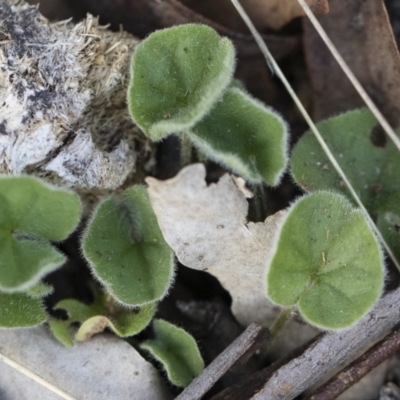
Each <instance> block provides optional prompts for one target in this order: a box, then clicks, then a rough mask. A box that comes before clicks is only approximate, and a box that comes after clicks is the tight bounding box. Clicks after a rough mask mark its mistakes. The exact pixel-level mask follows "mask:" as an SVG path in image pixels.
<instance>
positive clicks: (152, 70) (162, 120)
mask: <svg viewBox="0 0 400 400" xmlns="http://www.w3.org/2000/svg"><path fill="white" fill-rule="evenodd" d="M234 66H235V52H234V48H233V45H232V43H231V42H230V41H229V40H227V39H224V38H221V37H220V36H219V35H218V34H217V33H216V32H215V31H214V30H213V29H211V28H209V27H207V26H204V25H181V26H177V27H174V28H169V29H165V30H161V31H158V32H155V33H153V34H152V35H150V36H149V37H148V38H147V39H146V40H144V41H143V42H142V43H141V44H140V45H139V46H138V48H137V50H136V51H135V52H134V54H133V57H132V72H131V73H132V78H131V83H130V87H129V91H128V102H129V110H130V113H131V116H132V118H133V120H134V121H135V122H136V124H137V125H138V126H139V127H140V128H141V129H142V130H143V132H144V133H145V134H146V135H147V136H148V137H149V138H150V139H152V140H160V139H162V138H164V137H166V136H168V135H170V134H173V133H174V134H178V135H180V136H181V137H183V138H186V139H188V140H190V141H191V142H192V144H193V145H194V146H195V147H197V148H198V149H199V150H200V151H201V152H202V153H204V154H205V155H206V156H207V157H209V158H211V159H213V160H214V161H216V162H219V163H221V164H222V165H224V166H226V167H227V168H229V169H231V170H233V171H234V172H236V173H238V174H240V175H241V176H243V177H244V178H245V179H247V180H248V181H249V182H252V183H262V182H266V183H267V184H269V185H276V184H277V183H278V182H279V180H280V177H281V175H282V173H283V171H284V170H285V168H286V163H287V155H286V143H287V127H286V124H285V123H284V121H283V120H282V119H281V118H280V117H279V115H278V114H277V113H276V112H274V111H272V110H271V109H269V108H267V107H266V106H264V105H263V104H262V103H261V102H259V101H256V100H255V99H253V98H252V97H251V96H250V95H249V94H248V93H246V92H245V91H244V90H242V89H241V88H240V87H239V85H237V84H236V83H235V82H233V81H232V76H233V72H234Z"/></svg>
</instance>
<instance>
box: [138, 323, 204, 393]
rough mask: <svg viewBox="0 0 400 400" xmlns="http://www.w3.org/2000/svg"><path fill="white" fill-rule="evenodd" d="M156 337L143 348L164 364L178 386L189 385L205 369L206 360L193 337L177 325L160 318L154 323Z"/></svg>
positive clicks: (142, 345) (171, 378)
mask: <svg viewBox="0 0 400 400" xmlns="http://www.w3.org/2000/svg"><path fill="white" fill-rule="evenodd" d="M153 326H154V332H155V334H156V338H155V339H153V340H148V341H146V342H145V343H143V344H141V346H140V347H141V348H142V349H145V350H147V351H148V352H150V354H151V355H152V356H153V357H154V358H155V359H156V360H158V361H159V362H161V364H162V365H163V367H164V369H165V371H166V373H167V376H168V379H169V380H170V381H171V383H173V384H174V385H176V386H180V387H184V386H187V385H188V384H189V383H190V382H191V381H192V380H193V379H194V378H195V377H196V376H197V375H199V374H200V373H201V372H202V371H203V369H204V361H203V359H202V357H201V355H200V352H199V349H198V347H197V344H196V342H195V340H194V339H193V337H192V336H191V335H190V334H189V333H187V332H186V331H184V330H183V329H181V328H178V327H177V326H175V325H173V324H171V323H169V322H167V321H164V320H161V319H158V320H155V321H154V323H153Z"/></svg>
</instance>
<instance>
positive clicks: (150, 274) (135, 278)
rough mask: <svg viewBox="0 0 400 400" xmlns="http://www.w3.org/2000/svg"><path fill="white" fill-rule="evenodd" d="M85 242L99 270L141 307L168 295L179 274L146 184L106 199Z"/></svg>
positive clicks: (113, 288)
mask: <svg viewBox="0 0 400 400" xmlns="http://www.w3.org/2000/svg"><path fill="white" fill-rule="evenodd" d="M82 245H83V252H84V255H85V257H86V259H87V260H88V261H89V263H90V266H91V268H92V271H93V273H94V274H95V276H96V277H97V278H98V279H99V280H100V282H101V283H103V284H104V286H105V287H106V288H107V290H108V292H109V293H110V294H111V295H112V296H113V297H114V298H115V299H116V300H117V301H118V302H120V303H122V304H124V305H126V306H131V307H138V306H141V305H144V304H148V303H152V302H154V301H157V300H159V299H161V298H162V297H164V296H165V295H166V293H167V291H168V288H169V286H170V284H171V280H172V278H173V273H174V262H173V253H172V251H171V249H170V248H169V246H168V245H167V244H166V242H165V240H164V238H163V235H162V233H161V231H160V228H159V227H158V223H157V219H156V216H155V214H154V212H153V209H152V208H151V206H150V202H149V198H148V195H147V192H146V189H145V188H144V187H133V188H131V189H128V190H126V191H125V192H124V194H123V195H122V197H121V198H117V197H116V196H114V197H111V198H109V199H107V200H105V201H104V202H103V203H101V204H100V206H99V207H98V208H97V210H96V211H95V212H94V214H93V217H92V219H91V221H90V223H89V225H88V227H87V229H86V232H85V234H84V237H83V243H82Z"/></svg>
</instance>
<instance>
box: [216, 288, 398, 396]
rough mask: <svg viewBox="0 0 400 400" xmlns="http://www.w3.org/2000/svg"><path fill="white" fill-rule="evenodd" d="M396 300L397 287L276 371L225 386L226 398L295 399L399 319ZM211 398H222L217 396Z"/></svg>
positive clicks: (258, 374)
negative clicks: (345, 326)
mask: <svg viewBox="0 0 400 400" xmlns="http://www.w3.org/2000/svg"><path fill="white" fill-rule="evenodd" d="M399 302H400V288H397V289H396V290H394V291H392V292H390V293H388V294H386V295H385V296H384V297H383V298H382V299H381V300H380V301H379V302H378V304H377V305H376V306H375V307H374V308H373V310H372V311H371V312H370V313H369V314H368V315H366V316H365V317H364V318H363V319H362V320H361V321H360V322H359V323H358V324H356V325H355V326H353V327H352V328H350V329H347V330H345V331H341V332H331V333H326V334H324V335H323V336H322V337H321V338H320V339H319V340H317V341H315V342H314V343H313V344H312V345H311V346H309V348H308V349H307V350H306V351H305V352H304V353H302V354H301V355H299V356H298V357H295V358H293V359H292V360H291V361H289V362H288V363H286V364H285V365H283V366H282V367H281V368H279V369H278V370H276V371H275V372H274V373H273V374H272V376H271V375H270V374H269V373H268V372H269V371H268V369H265V370H262V371H259V372H257V373H256V374H254V376H253V377H251V378H250V379H249V380H247V381H243V382H239V383H238V384H237V385H234V386H232V387H231V388H229V389H230V393H231V396H230V397H229V399H230V400H239V399H244V398H246V399H249V398H251V399H252V400H255V399H257V400H262V399H274V400H291V399H293V398H295V397H296V396H298V395H299V394H301V393H302V392H304V390H306V389H308V388H309V387H310V386H312V385H314V384H315V383H317V382H318V381H319V380H320V379H322V378H323V377H324V376H325V375H326V374H327V373H328V372H330V371H332V370H333V369H334V368H337V366H338V365H341V364H344V363H346V361H348V360H349V359H351V358H352V357H354V356H355V355H356V354H357V353H359V352H360V351H362V350H364V349H365V348H366V347H367V346H368V345H369V344H370V343H371V342H373V341H375V340H377V339H379V338H381V337H382V335H384V334H385V333H387V332H388V331H390V330H391V329H393V327H394V326H395V325H397V324H398V323H399V321H400V307H398V304H399ZM249 382H251V384H250V385H249V384H248V383H249ZM223 392H225V391H223ZM246 396H247V397H246ZM215 398H218V399H219V398H221V399H224V398H226V397H222V396H219V395H217V396H216V397H215Z"/></svg>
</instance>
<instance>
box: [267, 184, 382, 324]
mask: <svg viewBox="0 0 400 400" xmlns="http://www.w3.org/2000/svg"><path fill="white" fill-rule="evenodd" d="M382 259H383V256H382V252H381V249H380V246H379V244H378V242H377V239H376V237H375V235H374V234H373V232H372V230H371V229H370V227H369V225H368V223H367V221H366V219H365V217H364V216H363V214H362V212H361V211H360V210H358V209H356V208H354V207H353V206H352V205H351V203H350V202H349V201H348V200H347V199H346V198H345V197H344V196H342V195H339V194H334V193H331V192H325V191H322V192H317V193H315V194H312V195H308V196H305V197H302V198H301V199H299V200H298V201H296V202H295V203H294V204H293V206H292V207H291V208H290V209H289V211H288V213H287V215H286V217H285V219H284V221H283V222H282V226H281V227H280V229H279V232H278V233H277V236H276V243H275V248H274V251H273V253H272V257H271V260H270V261H269V263H268V266H267V275H266V287H267V290H266V293H267V296H268V297H269V298H270V299H271V300H272V301H273V302H274V303H276V304H279V305H281V306H283V307H293V306H296V307H297V308H298V310H299V312H300V314H301V315H302V317H303V318H304V319H305V320H306V321H307V322H309V323H310V324H312V325H315V326H317V327H319V328H322V329H329V330H336V329H343V328H347V327H349V326H351V325H353V324H354V323H355V322H357V321H358V320H359V319H360V318H361V317H362V316H363V315H365V313H366V312H368V311H369V310H370V309H371V307H372V306H373V305H374V304H375V302H376V301H377V299H378V298H379V296H380V294H381V292H382V286H383V277H384V272H383V261H382Z"/></svg>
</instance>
